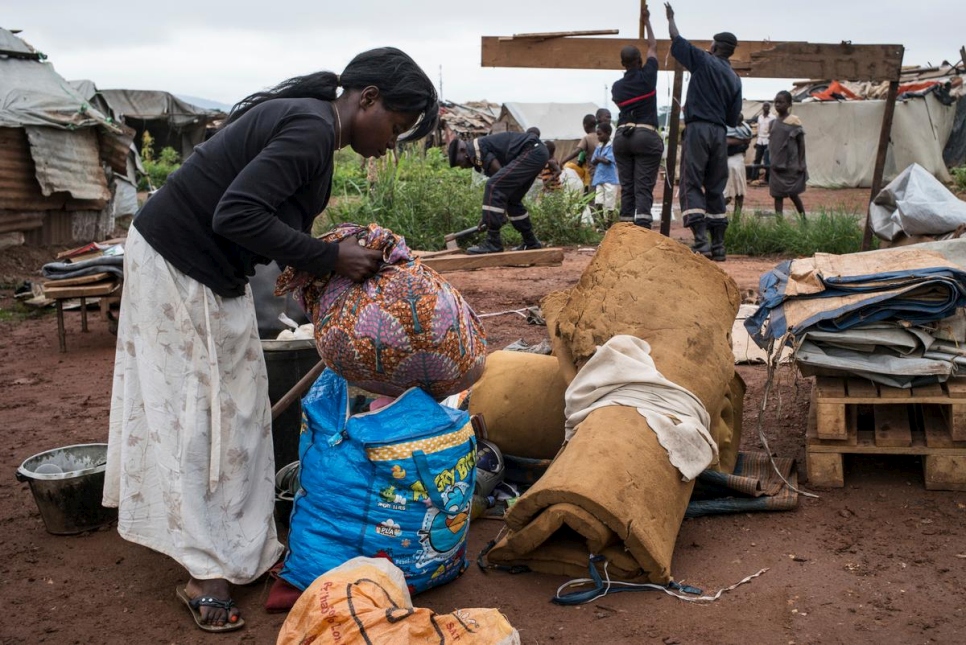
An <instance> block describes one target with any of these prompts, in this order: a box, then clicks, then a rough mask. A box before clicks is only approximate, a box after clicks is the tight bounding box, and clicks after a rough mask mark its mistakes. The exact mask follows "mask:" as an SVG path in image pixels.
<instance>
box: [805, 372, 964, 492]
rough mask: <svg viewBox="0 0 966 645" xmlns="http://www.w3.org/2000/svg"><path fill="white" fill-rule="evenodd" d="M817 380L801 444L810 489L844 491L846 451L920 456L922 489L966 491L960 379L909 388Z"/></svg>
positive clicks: (846, 380)
mask: <svg viewBox="0 0 966 645" xmlns="http://www.w3.org/2000/svg"><path fill="white" fill-rule="evenodd" d="M818 381H819V382H818V383H817V384H816V387H815V388H813V391H812V406H811V409H810V410H809V422H808V433H807V438H806V447H805V460H806V471H807V473H808V480H809V483H811V484H812V485H813V486H829V487H842V486H844V485H845V471H844V463H843V461H844V460H843V456H844V455H846V454H859V455H863V454H866V455H918V456H921V457H922V459H923V469H924V477H925V485H926V488H927V489H928V490H958V491H966V411H964V408H966V379H955V380H951V381H948V382H947V383H944V384H942V385H938V384H937V385H933V386H929V387H925V388H916V389H913V390H899V389H897V388H889V387H884V386H877V385H876V384H874V383H871V382H870V381H861V380H859V379H832V378H827V377H819V379H818ZM901 393H905V394H901ZM830 437H834V438H830Z"/></svg>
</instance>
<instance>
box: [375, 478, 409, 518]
mask: <svg viewBox="0 0 966 645" xmlns="http://www.w3.org/2000/svg"><path fill="white" fill-rule="evenodd" d="M379 497H380V501H379V502H378V504H379V508H388V509H392V510H394V511H405V510H406V501H407V500H406V496H405V495H401V494H399V493H397V492H396V487H395V486H393V485H392V484H390V485H389V486H386V487H385V488H383V489H382V490H381V491H379Z"/></svg>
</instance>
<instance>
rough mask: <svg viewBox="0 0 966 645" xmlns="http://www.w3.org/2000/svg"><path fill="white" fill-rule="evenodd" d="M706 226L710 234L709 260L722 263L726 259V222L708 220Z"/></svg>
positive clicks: (724, 220)
mask: <svg viewBox="0 0 966 645" xmlns="http://www.w3.org/2000/svg"><path fill="white" fill-rule="evenodd" d="M707 226H708V232H709V233H710V234H711V259H712V260H714V261H715V262H724V261H725V259H726V254H725V231H726V230H727V229H728V220H726V219H709V220H708V221H707Z"/></svg>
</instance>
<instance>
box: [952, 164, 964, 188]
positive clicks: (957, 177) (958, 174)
mask: <svg viewBox="0 0 966 645" xmlns="http://www.w3.org/2000/svg"><path fill="white" fill-rule="evenodd" d="M949 172H950V174H952V176H953V185H954V186H955V187H956V190H958V191H959V192H966V166H959V167H958V168H953V169H952V170H950V171H949Z"/></svg>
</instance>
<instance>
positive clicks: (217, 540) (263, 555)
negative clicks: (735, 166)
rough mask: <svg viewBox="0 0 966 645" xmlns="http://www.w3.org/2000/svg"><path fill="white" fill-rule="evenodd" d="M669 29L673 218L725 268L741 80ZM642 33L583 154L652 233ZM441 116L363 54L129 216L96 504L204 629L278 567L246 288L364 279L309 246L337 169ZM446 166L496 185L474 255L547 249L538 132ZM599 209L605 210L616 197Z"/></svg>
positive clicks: (397, 66)
mask: <svg viewBox="0 0 966 645" xmlns="http://www.w3.org/2000/svg"><path fill="white" fill-rule="evenodd" d="M667 16H668V19H669V23H670V32H671V36H672V38H673V45H672V53H673V55H674V57H675V58H676V59H677V60H678V61H680V62H681V63H682V64H683V65H684V66H685V67H686V68H688V69H689V70H690V71H691V73H692V79H691V85H690V87H689V90H688V100H687V105H686V106H685V123H686V133H685V136H684V143H683V148H684V151H683V157H682V177H681V206H682V210H683V211H684V214H685V223H686V225H687V226H689V227H691V229H692V231H693V232H694V237H695V250H696V251H698V252H701V253H706V254H707V253H710V254H711V256H712V257H713V258H715V259H724V246H723V245H724V243H723V240H724V227H725V226H727V218H726V217H725V205H724V197H723V191H724V186H725V183H726V180H727V128H729V127H737V126H738V125H739V122H740V117H741V114H740V107H741V83H740V81H739V79H738V76H737V75H736V74H735V72H734V71H733V70H732V69H731V67H730V65H729V64H728V58H729V56H730V55H731V53H732V52H733V51H734V49H735V47H736V46H737V39H736V38H735V37H734V36H733V35H732V34H730V33H721V34H718V35H717V36H715V39H714V45H713V46H712V48H711V51H710V52H704V51H700V50H698V49H697V48H695V47H694V46H692V45H691V44H690V43H689V42H688V41H687V40H685V39H684V38H683V37H681V36H680V34H679V33H678V30H677V26H676V25H675V22H674V12H673V10H672V8H671V6H670V5H667ZM644 18H645V22H646V32H647V42H648V50H647V53H646V56H642V55H641V52H640V51H638V50H637V49H636V48H634V47H626V48H624V50H622V51H621V52H620V57H621V62H622V64H623V65H624V67H625V70H626V71H625V73H624V76H623V78H622V79H620V80H619V81H618V82H617V83H615V84H614V89H613V97H614V101H615V103H616V105H617V106H618V107H619V108H620V114H619V116H618V119H617V123H616V127H614V126H613V125H612V124H611V123H610V119H609V116H610V115H609V113H607V114H603V113H602V114H599V115H597V118H595V119H594V123H593V139H591V135H590V129H589V123H588V136H587V138H586V143H584V142H582V145H581V146H579V149H578V151H577V153H576V154H577V155H578V156H579V155H583V156H584V158H585V159H586V158H587V157H589V158H590V161H591V162H593V165H594V166H595V168H596V170H595V174H596V173H597V172H599V173H600V180H599V181H598V180H596V179H595V181H597V186H605V185H612V184H614V183H615V182H614V175H615V174H616V177H617V179H618V181H619V182H620V191H621V211H620V212H621V217H622V219H626V220H628V221H633V222H635V223H636V224H638V225H640V226H643V227H650V225H651V205H652V202H653V196H652V193H653V188H654V184H655V181H656V177H657V173H658V168H659V166H660V160H661V156H662V152H663V142H662V140H661V137H660V135H659V134H658V132H657V109H656V108H657V104H656V99H655V86H656V81H657V69H658V63H657V54H656V40H655V38H654V35H653V31H652V29H651V25H650V17H649V16H644ZM789 105H790V97H788V96H786V95H784V94H780V95H779V96H778V97H776V101H775V108H776V110H777V112H778V116H779V119H780V121H776V122H775V124H774V125H773V127H772V130H771V133H770V136H771V141H770V144H769V145H770V150H771V167H770V173H771V180H772V182H774V183H775V185H776V186H780V187H781V190H782V191H783V192H782V195H783V196H784V195H787V196H792V198H793V201H795V203H796V206H800V201H796V200H795V197H794V196H793V195H794V194H795V191H796V190H798V189H799V188H801V187H803V185H804V184H803V182H804V179H802V176H800V175H796V174H795V172H796V170H794V169H793V168H792V166H791V165H786V164H785V161H786V160H793V159H795V158H796V154H800V155H802V159H803V154H804V153H803V151H804V148H803V147H802V145H801V127H800V123H797V122H796V121H795V120H794V119H793V118H789V117H788V116H787V112H788V107H789ZM438 114H439V102H438V98H437V94H436V91H435V89H434V87H433V83H432V81H431V80H430V79H429V77H428V76H427V75H426V73H425V72H424V71H423V70H422V69H420V68H419V66H418V65H417V64H416V63H415V62H414V61H413V60H412V59H411V58H410V57H409V56H408V55H406V54H405V53H403V52H402V51H399V50H398V49H394V48H389V47H387V48H380V49H374V50H371V51H367V52H364V53H362V54H359V55H358V56H356V57H355V58H354V59H353V60H352V61H351V62H350V63H349V64H348V65H347V66H346V68H345V70H344V71H343V72H342V73H341V74H335V73H332V72H317V73H314V74H309V75H307V76H302V77H297V78H292V79H289V80H287V81H284V82H282V83H280V84H279V85H278V86H276V87H275V88H273V89H270V90H267V91H263V92H257V93H255V94H252V95H251V96H249V97H247V98H246V99H244V100H242V101H241V102H240V103H238V105H236V106H235V107H234V108H233V109H232V111H231V113H230V115H229V117H228V119H227V120H226V122H225V124H224V126H223V127H222V128H221V129H220V130H219V131H218V132H217V133H216V134H215V135H214V136H213V137H212V138H211V139H209V140H208V141H206V142H205V143H203V144H201V145H200V146H198V147H197V148H196V149H195V152H194V154H192V155H191V156H190V157H189V158H188V159H186V160H185V162H184V164H183V165H182V166H181V168H180V169H179V170H177V171H176V172H175V173H173V174H172V175H171V176H170V177H169V179H168V182H167V183H166V184H165V185H164V186H163V187H162V188H161V189H160V190H159V191H158V192H157V193H156V194H155V195H154V196H153V197H152V198H151V199H150V200H148V201H147V202H146V204H145V205H144V207H143V208H142V209H141V210H140V212H139V213H138V215H137V216H136V217H135V219H134V222H133V226H132V227H131V229H130V231H129V235H128V238H127V242H126V247H125V281H124V288H123V297H122V301H121V312H120V319H119V326H118V339H117V354H116V360H115V368H114V380H113V394H112V399H111V411H110V425H109V444H108V455H107V471H106V475H105V487H104V496H103V502H104V504H105V505H106V506H110V507H117V508H118V531H119V533H120V534H121V536H122V537H123V538H125V539H127V540H130V541H132V542H136V543H138V544H141V545H143V546H146V547H149V548H151V549H154V550H156V551H158V552H160V553H163V554H165V555H167V556H169V557H171V558H172V559H174V560H175V561H176V562H177V563H178V564H179V565H180V566H182V567H184V569H185V571H186V575H187V581H186V582H185V583H184V584H182V585H179V587H178V589H177V596H178V597H179V598H181V600H182V601H184V602H185V603H186V604H187V605H188V606H189V608H190V609H191V612H192V614H193V616H194V618H195V621H196V622H197V624H198V625H199V627H201V628H202V629H205V630H208V631H226V630H232V629H237V628H238V627H240V626H241V625H242V624H243V621H242V619H241V617H240V614H239V610H238V608H237V607H236V606H235V604H234V602H233V601H232V599H231V585H238V584H247V583H249V582H251V581H253V580H255V579H256V578H258V577H259V576H261V575H263V574H264V573H266V572H267V571H268V570H269V569H270V568H271V567H272V566H273V565H274V564H275V563H276V562H277V561H278V559H279V557H280V556H281V555H282V551H283V547H282V545H281V543H280V542H279V541H278V539H277V535H276V530H275V522H274V520H273V506H274V476H275V470H274V463H273V445H272V438H271V410H270V403H269V399H268V378H267V371H266V366H265V361H264V357H263V354H262V349H261V344H260V340H259V335H258V325H257V320H256V315H255V308H254V304H253V298H252V292H251V287H250V285H249V278H250V277H251V276H252V275H253V274H254V272H255V267H256V266H257V265H260V264H267V263H269V262H272V261H275V262H277V263H279V264H280V265H286V266H292V267H295V268H296V269H299V270H301V271H306V272H308V273H311V274H314V275H318V276H328V275H331V274H337V275H341V276H344V277H346V278H348V279H350V280H353V281H356V282H361V281H363V280H365V279H366V278H368V277H370V276H372V275H373V274H374V273H375V272H376V271H378V270H379V267H380V265H381V262H382V252H381V251H380V250H377V249H368V248H366V247H364V246H360V244H359V243H357V241H356V240H355V239H349V240H345V241H342V242H340V243H327V242H323V241H321V240H319V239H316V238H315V237H313V236H312V234H311V229H312V224H313V221H314V220H315V218H316V216H317V215H318V214H319V213H320V212H322V211H323V210H324V209H325V207H326V205H327V204H328V201H329V196H330V190H331V183H332V173H333V164H334V159H333V158H334V154H335V152H336V151H337V150H339V149H340V148H344V147H346V146H350V147H351V148H352V149H353V150H355V151H356V152H357V153H359V154H360V155H362V156H364V157H381V156H383V155H385V154H386V153H387V152H388V151H391V150H393V149H394V148H395V146H396V144H397V142H398V141H405V140H415V139H419V138H422V137H423V136H425V135H426V134H427V133H428V132H430V131H431V130H432V129H433V128H434V127H435V121H436V119H437V117H438ZM796 128H797V130H796ZM611 142H613V143H611ZM776 143H777V145H776ZM591 144H592V145H591ZM448 153H449V162H450V164H451V165H453V166H460V167H465V168H474V169H476V170H477V171H479V172H481V173H484V174H486V175H487V176H488V178H489V179H488V181H487V184H486V189H485V192H484V198H483V204H482V221H483V222H484V223H485V226H486V231H487V236H486V239H485V240H484V241H483V242H482V243H481V244H479V245H478V248H477V249H476V251H475V252H478V253H479V252H482V253H488V252H494V251H500V250H502V249H503V243H502V240H501V238H500V229H501V227H502V226H503V225H504V223H505V222H506V221H509V222H510V223H511V224H512V225H513V227H514V228H516V229H517V230H518V231H519V232H520V235H521V236H522V238H523V243H522V244H521V245H520V247H519V248H521V249H535V248H540V242H539V240H537V238H536V236H535V235H534V232H533V225H532V222H531V221H530V216H529V214H528V212H527V210H526V208H525V207H524V206H523V203H522V198H523V196H524V195H525V194H526V192H527V190H528V189H529V188H530V186H531V185H532V184H533V182H534V180H535V179H536V178H537V177H538V175H539V174H540V173H541V171H543V170H544V169H545V168H546V166H547V163H548V161H549V159H550V152H549V150H548V148H547V146H546V145H545V144H544V142H542V141H541V140H540V137H539V133H534V132H525V133H502V134H496V135H492V136H487V137H481V138H479V139H475V140H473V141H470V142H465V141H459V140H457V141H454V142H453V143H451V144H450V146H449V150H448ZM615 170H616V173H615V172H614V171H615ZM793 180H794V181H799V180H801V186H800V185H799V184H796V183H794V182H793ZM612 192H613V191H612ZM773 194H775V193H773ZM598 195H600V200H601V201H602V202H603V205H604V207H605V208H606V205H607V202H608V200H609V199H611V197H610V196H609V195H608V190H607V189H603V190H599V191H598ZM777 198H778V195H777V194H776V199H777ZM709 230H710V231H711V242H710V245H709V242H708V239H707V232H708V231H709Z"/></svg>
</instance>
